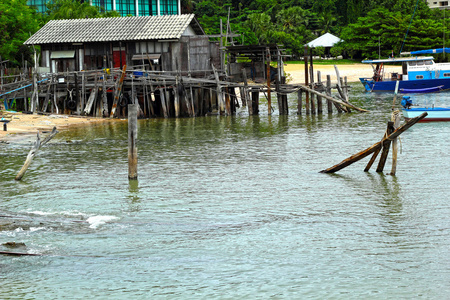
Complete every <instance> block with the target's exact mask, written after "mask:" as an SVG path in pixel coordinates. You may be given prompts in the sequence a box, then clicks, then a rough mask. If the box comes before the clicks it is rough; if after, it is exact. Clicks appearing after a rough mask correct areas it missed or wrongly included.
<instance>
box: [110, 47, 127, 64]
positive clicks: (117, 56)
mask: <svg viewBox="0 0 450 300" xmlns="http://www.w3.org/2000/svg"><path fill="white" fill-rule="evenodd" d="M121 55H122V61H121V59H120V56H121ZM113 60H114V68H122V67H123V66H124V65H126V64H127V56H126V53H125V51H113Z"/></svg>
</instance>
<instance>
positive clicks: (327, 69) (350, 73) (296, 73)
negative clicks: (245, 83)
mask: <svg viewBox="0 0 450 300" xmlns="http://www.w3.org/2000/svg"><path fill="white" fill-rule="evenodd" d="M337 67H338V70H339V75H340V76H341V77H342V78H344V77H347V81H348V82H358V81H359V78H361V77H372V76H373V69H372V66H371V65H369V64H351V65H337ZM284 71H285V73H286V74H287V77H288V78H290V79H291V81H290V82H289V83H299V84H303V83H305V65H304V64H289V62H287V63H285V66H284ZM317 71H320V72H321V76H322V81H326V80H327V75H330V76H331V82H336V78H337V77H336V70H335V68H334V65H314V78H315V81H317ZM392 72H401V66H385V73H386V74H388V73H392Z"/></svg>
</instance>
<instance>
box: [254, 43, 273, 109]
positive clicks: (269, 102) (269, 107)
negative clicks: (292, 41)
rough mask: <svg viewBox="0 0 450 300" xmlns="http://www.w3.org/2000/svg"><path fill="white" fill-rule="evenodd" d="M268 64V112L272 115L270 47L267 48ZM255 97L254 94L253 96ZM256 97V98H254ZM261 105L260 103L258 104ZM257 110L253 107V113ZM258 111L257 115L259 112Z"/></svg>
mask: <svg viewBox="0 0 450 300" xmlns="http://www.w3.org/2000/svg"><path fill="white" fill-rule="evenodd" d="M266 60H267V61H266V64H267V67H266V68H267V111H268V114H269V115H271V114H272V98H271V97H272V96H271V94H270V93H271V90H270V79H271V78H270V77H271V76H270V60H271V55H270V48H266ZM252 97H254V96H252ZM253 99H254V98H253ZM258 102H259V93H258ZM258 106H259V105H258ZM257 111H258V113H259V107H258V109H257ZM254 112H255V108H253V113H254ZM258 113H256V115H257V114H258Z"/></svg>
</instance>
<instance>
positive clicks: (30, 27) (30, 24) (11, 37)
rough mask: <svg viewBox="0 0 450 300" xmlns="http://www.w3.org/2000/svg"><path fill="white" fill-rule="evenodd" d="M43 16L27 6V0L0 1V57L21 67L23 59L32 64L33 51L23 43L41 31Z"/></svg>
mask: <svg viewBox="0 0 450 300" xmlns="http://www.w3.org/2000/svg"><path fill="white" fill-rule="evenodd" d="M40 23H41V16H40V15H39V14H38V13H37V12H36V10H35V9H33V8H30V7H29V6H28V5H27V0H2V1H0V32H1V34H0V56H1V57H2V60H9V61H10V62H11V63H12V64H14V65H19V64H20V63H21V61H22V58H24V59H26V60H28V61H29V62H30V63H31V62H32V59H31V50H30V49H29V48H28V47H27V46H24V45H23V43H24V42H25V41H26V40H27V39H28V38H29V37H30V34H33V33H35V32H36V31H37V30H38V29H39V24H40Z"/></svg>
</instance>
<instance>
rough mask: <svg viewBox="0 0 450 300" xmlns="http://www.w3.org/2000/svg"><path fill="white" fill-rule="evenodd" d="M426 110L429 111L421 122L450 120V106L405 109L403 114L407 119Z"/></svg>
mask: <svg viewBox="0 0 450 300" xmlns="http://www.w3.org/2000/svg"><path fill="white" fill-rule="evenodd" d="M424 112H427V113H428V115H427V116H426V117H425V118H423V119H422V120H420V121H419V122H442V121H450V108H447V107H435V108H409V109H403V116H404V117H405V119H412V118H415V117H418V116H420V115H421V114H423V113H424Z"/></svg>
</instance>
